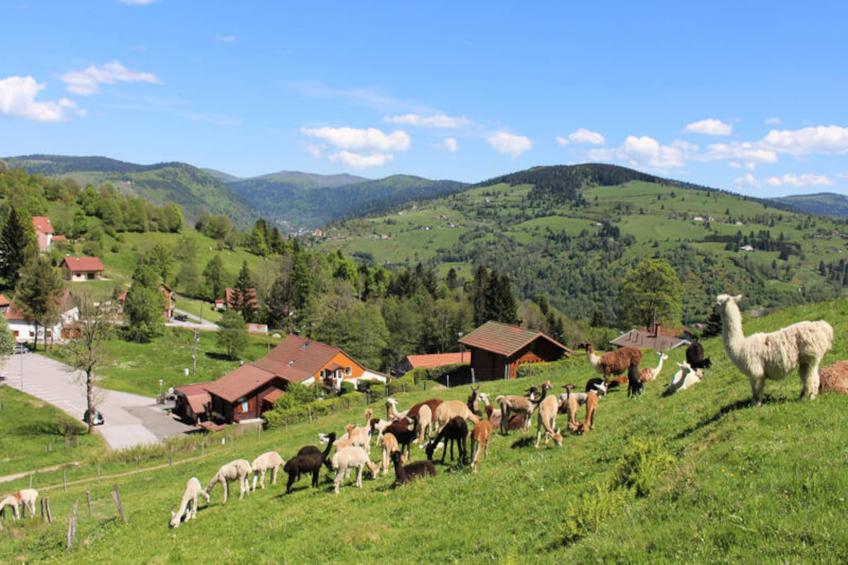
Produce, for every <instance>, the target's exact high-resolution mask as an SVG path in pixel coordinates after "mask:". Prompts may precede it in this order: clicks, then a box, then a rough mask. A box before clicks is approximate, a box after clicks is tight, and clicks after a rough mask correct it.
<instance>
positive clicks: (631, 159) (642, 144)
mask: <svg viewBox="0 0 848 565" xmlns="http://www.w3.org/2000/svg"><path fill="white" fill-rule="evenodd" d="M697 151H698V146H697V145H695V144H692V143H687V142H685V141H674V142H672V143H671V145H663V144H661V143H660V142H659V141H657V140H656V139H654V138H653V137H649V136H647V135H643V136H639V137H637V136H635V135H629V136H627V138H626V139H625V140H624V143H622V144H621V146H619V147H615V148H612V149H593V150H591V151H589V158H590V159H593V160H598V161H623V162H626V163H627V164H628V165H630V166H632V167H646V166H647V167H651V168H654V169H659V170H668V169H674V168H678V167H682V166H683V165H684V164H686V161H687V159H690V158H691V157H692V156H693V155H695V154H696V153H697Z"/></svg>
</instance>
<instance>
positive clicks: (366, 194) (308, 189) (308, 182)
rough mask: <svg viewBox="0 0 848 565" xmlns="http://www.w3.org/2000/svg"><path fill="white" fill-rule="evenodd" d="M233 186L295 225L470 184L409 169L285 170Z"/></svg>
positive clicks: (318, 223) (271, 215)
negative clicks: (381, 174)
mask: <svg viewBox="0 0 848 565" xmlns="http://www.w3.org/2000/svg"><path fill="white" fill-rule="evenodd" d="M230 186H231V187H232V188H233V191H234V192H235V193H236V194H238V195H239V196H240V197H241V198H242V199H244V200H245V201H246V202H249V203H250V204H251V205H252V206H253V207H254V208H256V209H258V210H262V213H263V215H265V216H266V217H268V218H269V219H271V220H274V221H277V222H280V223H282V224H283V225H285V226H286V227H287V228H288V229H289V230H291V231H294V230H297V229H302V228H314V227H318V226H321V225H324V224H326V223H328V222H331V221H333V220H338V219H339V218H343V217H347V216H357V215H362V214H367V213H370V212H374V211H380V210H384V209H386V208H390V207H392V206H395V205H397V204H400V203H405V202H409V201H411V200H417V199H421V198H433V197H437V196H441V195H444V194H450V193H452V192H456V191H457V190H460V189H461V188H462V187H463V186H464V185H463V184H462V183H458V182H454V181H433V180H429V179H424V178H421V177H414V176H409V175H394V176H390V177H386V178H384V179H379V180H368V179H364V178H362V177H356V176H353V175H347V174H342V175H315V174H310V173H300V172H291V171H282V172H280V173H274V174H271V175H265V176H261V177H254V178H250V179H244V180H240V181H237V182H233V183H231V184H230Z"/></svg>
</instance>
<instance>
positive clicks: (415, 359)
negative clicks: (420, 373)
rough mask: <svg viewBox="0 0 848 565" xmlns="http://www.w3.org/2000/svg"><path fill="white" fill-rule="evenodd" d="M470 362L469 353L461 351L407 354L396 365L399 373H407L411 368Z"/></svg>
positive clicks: (432, 367) (429, 367)
mask: <svg viewBox="0 0 848 565" xmlns="http://www.w3.org/2000/svg"><path fill="white" fill-rule="evenodd" d="M469 362H471V354H470V353H466V352H464V351H463V352H461V353H433V354H429V355H407V356H406V357H404V359H403V361H401V362H400V365H399V366H398V367H397V370H398V372H399V373H408V372H409V371H411V370H412V369H420V368H425V369H434V368H436V367H446V366H448V365H462V364H466V363H469Z"/></svg>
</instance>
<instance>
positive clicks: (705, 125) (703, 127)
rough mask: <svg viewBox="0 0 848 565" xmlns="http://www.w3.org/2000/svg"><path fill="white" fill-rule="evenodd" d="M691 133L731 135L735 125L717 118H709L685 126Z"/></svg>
mask: <svg viewBox="0 0 848 565" xmlns="http://www.w3.org/2000/svg"><path fill="white" fill-rule="evenodd" d="M684 129H685V130H686V131H688V132H689V133H700V134H703V135H730V134H731V133H733V126H732V125H730V124H728V123H725V122H723V121H721V120H717V119H715V118H707V119H706V120H700V121H697V122H692V123H691V124H688V125H687V126H686V127H685V128H684Z"/></svg>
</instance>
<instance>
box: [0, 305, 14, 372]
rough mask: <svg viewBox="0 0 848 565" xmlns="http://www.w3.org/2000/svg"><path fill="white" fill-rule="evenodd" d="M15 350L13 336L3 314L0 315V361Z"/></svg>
mask: <svg viewBox="0 0 848 565" xmlns="http://www.w3.org/2000/svg"><path fill="white" fill-rule="evenodd" d="M14 351H15V336H14V335H12V331H11V330H10V329H9V323H8V322H7V321H6V317H5V316H0V361H4V360H5V359H6V358H7V357H8V356H9V355H11V354H12V353H13V352H14Z"/></svg>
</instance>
